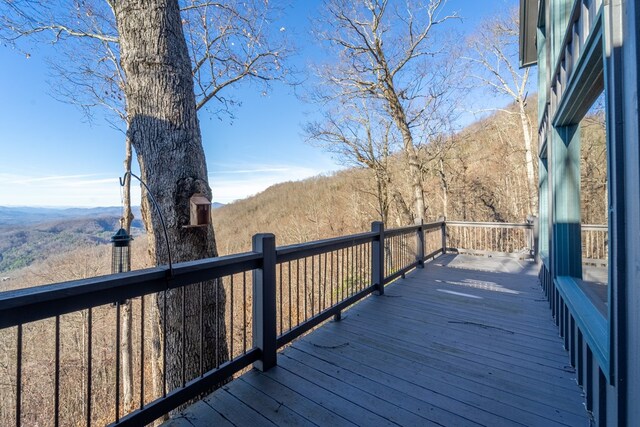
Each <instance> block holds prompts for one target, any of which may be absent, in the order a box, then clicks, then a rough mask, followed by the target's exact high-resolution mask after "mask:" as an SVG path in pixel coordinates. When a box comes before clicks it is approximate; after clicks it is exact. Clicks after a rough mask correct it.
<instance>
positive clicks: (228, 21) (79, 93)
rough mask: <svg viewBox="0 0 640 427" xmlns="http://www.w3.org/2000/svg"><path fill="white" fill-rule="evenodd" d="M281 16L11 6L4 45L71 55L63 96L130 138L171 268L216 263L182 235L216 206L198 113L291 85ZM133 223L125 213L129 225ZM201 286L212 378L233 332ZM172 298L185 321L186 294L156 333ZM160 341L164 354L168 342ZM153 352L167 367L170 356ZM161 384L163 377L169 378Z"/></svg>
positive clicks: (190, 304) (195, 5)
mask: <svg viewBox="0 0 640 427" xmlns="http://www.w3.org/2000/svg"><path fill="white" fill-rule="evenodd" d="M271 10H272V8H271V7H270V6H269V3H268V0H264V1H260V0H255V1H226V2H207V1H185V2H182V4H178V1H176V0H155V1H147V2H133V1H124V0H122V1H120V0H107V1H105V2H102V1H98V0H94V1H82V0H67V1H63V2H55V3H54V4H52V3H47V2H39V1H32V0H22V1H21V0H4V1H2V2H1V3H0V37H1V38H2V40H4V41H5V43H10V44H12V45H13V46H15V47H17V48H18V49H21V50H23V51H25V52H26V51H27V50H30V49H32V48H33V47H34V46H37V45H38V43H39V42H40V43H42V42H44V43H47V42H50V43H54V44H55V45H56V48H57V50H58V51H59V52H61V55H60V56H59V57H56V58H54V59H52V65H53V68H54V70H56V71H57V72H58V74H59V75H60V76H61V77H62V78H61V79H60V80H59V83H57V85H56V93H57V94H58V95H59V96H60V97H61V98H63V99H65V100H68V101H71V102H73V103H76V104H77V105H79V106H81V107H82V108H84V109H85V111H87V112H89V113H90V112H92V111H93V110H92V108H93V107H96V106H102V107H106V108H107V109H108V110H109V111H111V112H112V115H110V117H111V120H112V123H114V125H115V126H120V127H126V129H127V132H126V160H125V169H127V170H129V169H130V158H131V155H132V151H131V146H132V147H133V148H134V149H135V151H136V154H137V159H138V163H139V165H140V169H141V175H142V178H143V180H144V181H145V182H146V183H147V184H148V186H149V189H150V190H151V192H152V193H153V195H154V197H155V198H156V200H158V202H159V205H160V211H161V213H162V215H163V216H164V218H165V220H166V222H167V224H168V228H169V230H168V234H169V237H170V248H167V247H166V245H165V242H164V241H163V239H162V237H161V236H162V231H161V226H160V217H159V215H158V213H157V212H156V211H154V210H153V209H152V207H151V205H150V201H149V199H148V197H147V194H146V191H144V189H143V200H142V210H143V220H144V222H145V226H146V228H147V231H148V237H149V251H150V254H151V255H152V257H153V258H155V260H156V262H157V263H158V264H166V263H167V261H168V255H169V252H168V250H169V249H170V250H171V253H172V255H173V261H174V262H176V261H186V260H192V259H198V258H204V257H210V256H215V255H216V254H217V251H216V245H215V238H214V234H213V229H212V228H211V227H207V228H204V229H199V230H194V229H185V228H183V227H182V225H185V221H187V220H188V218H189V213H188V206H189V203H188V200H189V197H190V196H191V195H192V194H193V193H196V192H198V193H203V194H205V195H207V196H209V197H210V195H211V190H210V188H209V184H208V176H207V167H206V163H205V158H204V151H203V148H202V142H201V136H200V128H199V122H198V116H197V110H198V109H200V108H202V107H204V106H205V105H207V103H209V101H211V100H217V101H219V103H218V104H217V105H218V107H217V108H216V111H229V108H230V107H231V106H233V105H234V104H235V103H236V102H235V100H233V98H232V97H231V96H230V95H228V94H227V95H225V94H224V92H223V90H224V89H226V88H228V87H230V86H232V85H235V84H237V82H240V81H243V80H250V79H252V80H257V81H259V82H262V83H263V84H266V85H268V83H269V82H270V81H271V80H273V79H277V78H282V77H283V76H284V75H285V74H286V71H287V69H286V68H285V67H283V65H282V62H281V61H282V60H283V59H284V58H285V57H286V55H287V53H288V50H287V48H286V46H285V43H284V39H283V38H282V37H281V33H282V31H281V30H284V29H282V28H274V23H273V22H272V21H271V20H270V19H269V16H270V14H271ZM185 30H186V36H185ZM274 36H276V37H274ZM23 42H24V43H23ZM190 54H191V55H192V57H190ZM65 56H66V58H68V60H66V59H65ZM194 82H195V83H194ZM119 121H120V122H119ZM123 122H124V123H123ZM128 185H129V184H128V183H127V188H128ZM125 191H127V194H128V190H125ZM127 197H128V196H127ZM129 221H130V215H129V214H128V213H125V223H127V222H129ZM202 286H203V287H204V288H205V290H204V295H205V299H206V301H200V300H199V293H197V292H195V293H194V294H193V295H188V296H187V305H186V307H187V310H189V311H193V310H197V309H198V308H197V306H198V304H199V303H201V304H202V305H203V307H202V309H203V310H204V311H205V312H206V313H209V316H207V320H206V322H205V325H204V327H205V328H206V331H205V332H204V333H203V336H204V339H205V341H206V343H207V345H205V351H206V352H207V354H206V355H205V362H206V364H205V366H204V368H205V369H209V368H210V367H212V366H215V365H216V364H219V363H220V362H221V359H220V357H218V355H220V356H221V357H222V358H224V357H225V355H226V354H227V351H226V344H225V343H226V341H225V331H224V328H223V329H222V330H217V329H215V328H214V325H216V324H218V323H220V322H216V319H217V318H223V316H224V312H223V311H224V289H219V288H221V287H220V286H219V285H218V284H216V283H208V284H203V285H202ZM164 297H166V298H167V304H166V306H167V310H168V313H167V314H168V315H167V316H166V317H165V319H168V320H167V322H170V321H171V322H172V321H173V320H171V319H174V318H175V319H179V318H180V316H179V315H177V313H178V311H180V310H181V304H180V303H179V299H180V298H179V293H177V292H168V293H167V294H166V295H163V296H160V297H159V298H158V300H157V301H156V306H157V307H158V308H159V309H158V310H156V321H157V322H156V323H159V322H160V321H161V319H160V316H159V310H160V307H162V306H163V305H164V301H163V300H162V299H163V298H164ZM176 310H177V311H176ZM172 313H173V314H172ZM187 315H188V313H187ZM222 324H223V323H222ZM161 326H162V330H160V333H166V331H168V330H169V329H171V330H174V331H175V330H179V328H176V327H174V325H168V324H163V325H161ZM187 329H188V330H187V334H188V335H189V337H188V339H187V340H186V342H187V344H188V345H190V346H191V347H194V348H195V347H197V346H195V341H196V340H197V338H196V337H199V336H200V334H201V331H195V330H190V329H193V328H187ZM155 340H156V342H160V343H161V342H163V340H161V339H160V337H159V336H158V334H156V336H155ZM181 342H182V340H181V337H180V336H179V334H173V336H171V337H170V338H169V340H168V341H167V343H168V345H169V346H172V349H171V350H172V351H167V355H168V360H167V365H168V366H167V370H168V372H167V378H168V384H167V385H168V387H169V388H173V387H175V386H177V385H178V384H180V383H181V382H182V379H181V378H180V372H181V371H182V370H181V369H180V364H181V363H186V364H187V365H188V367H187V369H186V372H187V374H188V375H189V376H190V377H193V376H194V375H196V373H197V371H199V367H198V362H197V359H199V355H198V354H197V351H187V352H186V354H187V355H188V356H189V358H190V360H186V361H184V362H181V361H179V360H178V355H179V354H181V352H180V351H177V350H178V347H179V346H180V345H181ZM216 347H217V350H216ZM153 348H154V349H155V350H156V355H155V357H154V359H153V360H154V361H157V360H158V358H159V354H160V353H159V352H160V351H161V350H160V349H159V346H153ZM214 355H215V356H214ZM191 359H192V360H191ZM154 373H156V377H159V375H157V374H158V373H159V368H156V369H154ZM156 383H157V384H156V385H157V387H156V388H157V389H158V388H159V385H158V382H156ZM158 392H161V390H158ZM125 400H126V399H125Z"/></svg>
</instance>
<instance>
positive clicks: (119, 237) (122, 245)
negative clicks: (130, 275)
mask: <svg viewBox="0 0 640 427" xmlns="http://www.w3.org/2000/svg"><path fill="white" fill-rule="evenodd" d="M132 240H133V238H132V237H131V236H130V235H129V234H128V233H127V231H126V230H125V229H124V228H121V229H120V230H118V231H117V232H116V234H114V235H113V237H111V244H112V248H111V272H112V273H124V272H125V271H129V270H131V253H130V251H129V243H130V242H131V241H132Z"/></svg>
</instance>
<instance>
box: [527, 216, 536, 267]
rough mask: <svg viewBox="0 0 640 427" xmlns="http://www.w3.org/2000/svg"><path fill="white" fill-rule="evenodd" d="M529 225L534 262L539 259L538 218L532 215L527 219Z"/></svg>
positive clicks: (530, 247) (530, 245)
mask: <svg viewBox="0 0 640 427" xmlns="http://www.w3.org/2000/svg"><path fill="white" fill-rule="evenodd" d="M527 224H529V228H528V231H529V250H530V252H531V255H532V256H533V259H534V260H537V258H538V217H537V216H535V215H531V216H528V217H527Z"/></svg>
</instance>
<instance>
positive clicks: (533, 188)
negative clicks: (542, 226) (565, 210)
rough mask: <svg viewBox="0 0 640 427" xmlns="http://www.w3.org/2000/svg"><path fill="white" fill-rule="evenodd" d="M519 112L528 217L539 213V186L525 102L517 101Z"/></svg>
mask: <svg viewBox="0 0 640 427" xmlns="http://www.w3.org/2000/svg"><path fill="white" fill-rule="evenodd" d="M517 104H518V112H519V114H520V122H521V124H522V137H523V141H524V161H525V166H526V168H527V199H528V202H529V204H528V209H529V212H527V214H528V215H533V214H534V213H535V212H536V211H537V206H538V201H537V197H536V195H537V193H538V186H537V185H536V177H535V172H534V167H533V154H532V153H531V139H532V138H531V126H529V118H528V117H527V112H526V111H525V109H524V101H523V100H522V99H518V100H517Z"/></svg>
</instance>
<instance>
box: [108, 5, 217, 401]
mask: <svg viewBox="0 0 640 427" xmlns="http://www.w3.org/2000/svg"><path fill="white" fill-rule="evenodd" d="M113 6H114V12H115V16H116V22H117V28H118V33H119V38H120V55H121V58H120V60H121V64H122V68H123V69H124V72H125V74H126V85H125V94H126V99H127V115H128V121H129V127H128V130H127V136H128V137H129V138H130V139H131V142H132V144H133V146H134V148H135V150H136V153H137V156H138V162H139V164H140V170H141V175H142V179H143V180H144V181H145V182H146V184H147V185H148V187H149V190H150V192H151V193H152V196H153V197H154V198H155V200H156V201H157V203H158V206H159V209H160V211H161V212H162V216H163V217H164V220H165V223H166V226H167V233H168V238H169V246H170V248H171V257H172V259H173V262H180V261H187V260H194V259H199V258H205V257H213V256H216V255H217V253H216V245H215V238H214V233H213V228H212V227H211V226H208V227H202V228H184V227H183V226H185V225H187V224H188V223H189V198H190V197H191V196H192V195H193V194H194V193H203V194H205V195H206V196H207V197H208V198H209V199H210V198H211V189H210V188H209V184H208V180H207V166H206V163H205V156H204V150H203V147H202V140H201V135H200V127H199V122H198V117H197V114H196V102H195V96H194V92H193V80H192V75H191V62H190V59H189V55H188V51H187V45H186V42H185V38H184V34H183V30H182V24H181V18H180V11H179V9H178V2H177V1H176V0H131V1H125V0H122V1H115V2H114V4H113ZM142 195H143V197H142V216H143V220H144V223H145V227H146V229H147V233H148V238H149V251H150V255H151V257H152V259H153V258H155V260H156V262H157V263H158V264H167V262H168V261H169V254H168V251H167V243H165V239H164V235H163V232H162V226H161V221H160V217H159V216H158V213H157V212H156V210H155V209H154V207H153V206H152V205H151V202H150V199H149V195H148V194H147V192H146V190H144V189H143V192H142ZM183 293H184V294H183ZM201 295H202V298H201ZM183 297H184V303H183ZM224 303H225V294H224V289H223V287H222V286H221V283H220V282H219V281H213V282H208V283H203V284H197V285H193V286H189V287H187V288H181V289H177V290H172V291H167V292H166V293H161V294H159V295H158V296H157V297H156V298H154V304H152V306H153V312H152V315H153V318H154V319H155V321H156V322H157V326H158V328H154V329H155V330H156V332H155V333H154V340H155V342H154V343H153V348H154V349H155V351H154V353H155V354H154V356H155V357H154V366H156V369H155V372H154V378H155V381H154V383H155V385H156V387H157V389H156V391H155V392H156V395H158V394H161V393H162V388H163V382H164V381H163V379H164V375H166V390H171V389H173V388H175V387H179V386H181V385H182V384H183V382H184V381H189V380H190V379H192V378H194V377H195V376H197V375H199V374H200V373H201V372H202V371H207V370H209V369H211V368H212V367H215V366H216V365H217V364H220V363H221V362H223V361H225V360H227V359H228V351H227V347H226V339H225V338H226V331H225V327H224ZM183 304H184V305H183ZM165 307H166V311H165ZM183 307H184V308H183ZM201 310H202V319H203V327H202V330H201V327H200V322H199V321H198V319H199V317H200V313H201ZM183 322H184V332H185V333H184V336H183ZM201 337H202V339H203V342H202V348H203V355H202V356H203V358H202V360H203V362H204V363H203V366H200V360H201V359H200V341H201ZM165 343H166V347H165V346H164V344H165ZM183 343H184V345H183ZM183 355H184V360H183ZM163 358H166V366H164V369H166V371H163V372H161V371H160V369H161V368H162V367H163V365H164V364H163V363H161V362H162V359H163ZM163 374H164V375H163ZM183 376H184V378H183Z"/></svg>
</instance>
